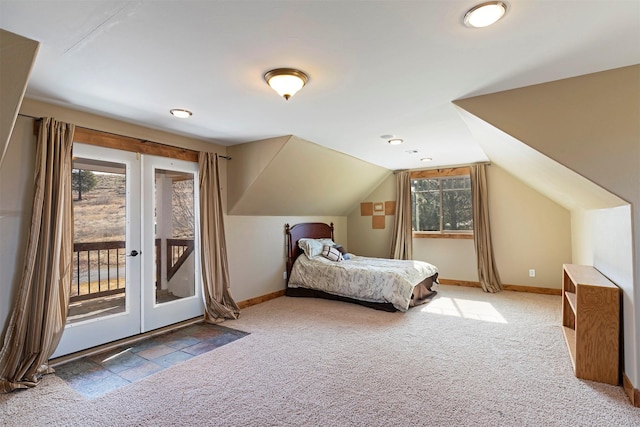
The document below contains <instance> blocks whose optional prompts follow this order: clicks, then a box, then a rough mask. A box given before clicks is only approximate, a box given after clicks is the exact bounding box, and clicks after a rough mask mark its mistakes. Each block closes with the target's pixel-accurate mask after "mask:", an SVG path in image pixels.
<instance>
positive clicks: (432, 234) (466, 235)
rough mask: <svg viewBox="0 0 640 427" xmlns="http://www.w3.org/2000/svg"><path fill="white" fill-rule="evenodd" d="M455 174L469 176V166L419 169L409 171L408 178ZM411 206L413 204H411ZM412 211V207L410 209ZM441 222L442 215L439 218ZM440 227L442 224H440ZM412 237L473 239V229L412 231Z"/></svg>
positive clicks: (451, 175)
mask: <svg viewBox="0 0 640 427" xmlns="http://www.w3.org/2000/svg"><path fill="white" fill-rule="evenodd" d="M456 176H469V177H471V168H470V167H469V166H464V167H455V168H446V169H427V170H419V171H411V172H410V179H411V180H414V179H425V178H448V177H456ZM412 207H413V204H412ZM412 212H413V209H412ZM412 221H413V217H412ZM440 221H441V222H442V217H441V218H440ZM440 227H442V224H441V225H440ZM412 235H413V237H414V238H429V239H473V238H474V235H473V230H471V231H463V230H461V231H452V230H446V231H442V230H441V231H413V232H412Z"/></svg>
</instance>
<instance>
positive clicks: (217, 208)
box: [198, 152, 240, 323]
mask: <svg viewBox="0 0 640 427" xmlns="http://www.w3.org/2000/svg"><path fill="white" fill-rule="evenodd" d="M198 162H199V167H200V236H201V239H200V240H201V242H200V248H201V251H200V254H201V260H202V281H203V286H204V300H205V320H207V321H208V322H213V323H218V322H222V321H224V319H237V318H238V316H240V308H238V305H237V304H236V303H235V301H234V300H233V298H231V294H230V293H229V266H228V263H227V244H226V242H225V237H224V219H223V216H222V214H223V208H222V196H221V194H220V176H219V171H218V155H217V154H215V153H205V152H200V154H199V156H198Z"/></svg>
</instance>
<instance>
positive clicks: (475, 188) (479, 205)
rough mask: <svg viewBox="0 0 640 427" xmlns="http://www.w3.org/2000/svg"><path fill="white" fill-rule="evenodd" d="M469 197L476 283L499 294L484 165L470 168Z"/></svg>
mask: <svg viewBox="0 0 640 427" xmlns="http://www.w3.org/2000/svg"><path fill="white" fill-rule="evenodd" d="M471 197H472V203H473V242H474V244H475V249H476V258H477V263H478V281H479V282H480V286H481V287H482V289H483V290H484V291H485V292H491V293H494V292H500V291H502V290H503V287H502V283H501V282H500V275H499V274H498V267H497V266H496V261H495V258H494V256H493V244H492V243H491V226H490V224H489V196H488V187H487V175H486V165H483V164H481V165H473V166H471Z"/></svg>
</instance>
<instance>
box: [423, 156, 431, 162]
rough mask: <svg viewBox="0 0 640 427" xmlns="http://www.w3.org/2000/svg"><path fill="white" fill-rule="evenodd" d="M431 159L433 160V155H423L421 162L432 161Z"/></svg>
mask: <svg viewBox="0 0 640 427" xmlns="http://www.w3.org/2000/svg"><path fill="white" fill-rule="evenodd" d="M431 160H433V159H432V158H431V157H423V158H421V159H420V161H421V162H430V161H431Z"/></svg>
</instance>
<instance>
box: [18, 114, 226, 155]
mask: <svg viewBox="0 0 640 427" xmlns="http://www.w3.org/2000/svg"><path fill="white" fill-rule="evenodd" d="M18 115H19V116H22V117H27V118H29V119H33V120H35V121H40V120H42V117H35V116H31V115H29V114H23V113H18ZM76 127H79V128H82V129H87V130H91V131H94V132H102V133H108V134H109V135H115V136H122V137H125V138H131V139H137V140H138V141H140V142H151V143H153V144H159V145H166V146H167V147H172V148H184V147H175V146H173V145H169V144H164V143H162V142H155V141H150V140H148V139H142V138H136V137H132V136H126V135H120V134H117V133H113V132H107V131H104V130H100V129H92V128H88V127H86V126H76ZM188 150H190V149H188ZM216 154H218V153H216ZM218 157H219V158H221V159H224V160H231V157H230V156H223V155H222V154H218Z"/></svg>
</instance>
